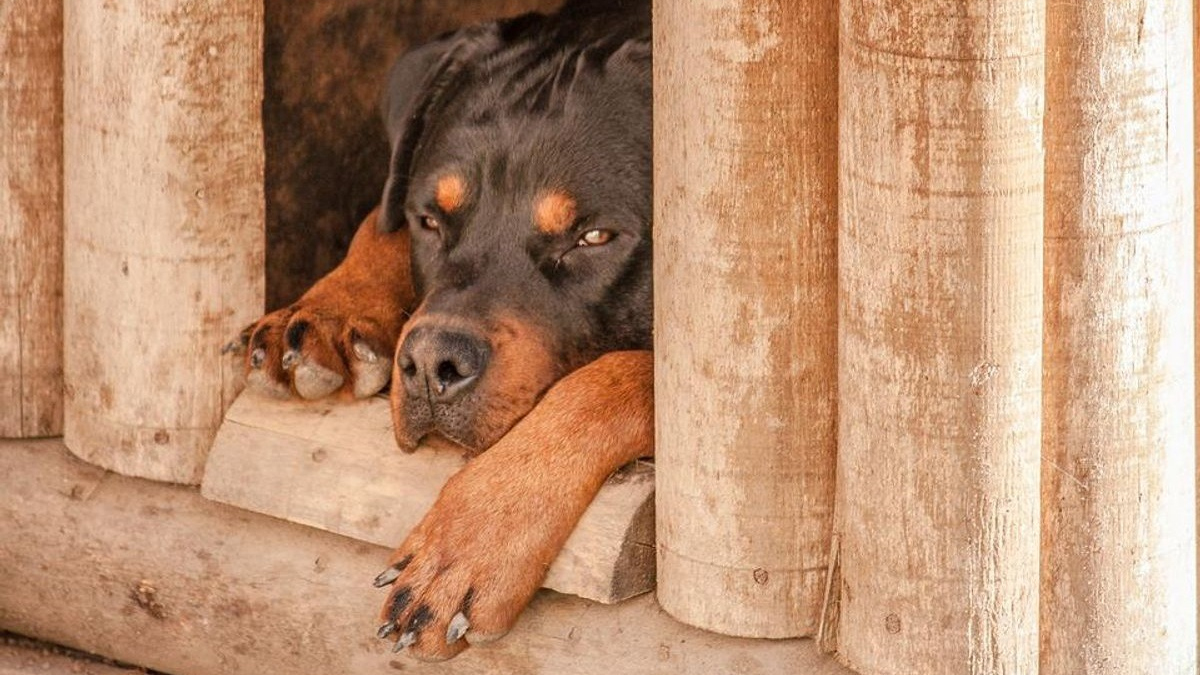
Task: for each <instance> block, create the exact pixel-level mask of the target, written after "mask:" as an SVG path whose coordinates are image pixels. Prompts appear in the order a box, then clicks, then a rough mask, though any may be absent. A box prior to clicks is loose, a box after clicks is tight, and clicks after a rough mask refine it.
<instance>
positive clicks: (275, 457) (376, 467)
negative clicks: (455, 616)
mask: <svg viewBox="0 0 1200 675" xmlns="http://www.w3.org/2000/svg"><path fill="white" fill-rule="evenodd" d="M464 463H465V460H464V459H463V457H462V455H461V454H459V453H456V452H453V451H447V450H440V449H439V450H435V449H432V448H421V449H418V450H417V452H415V453H413V454H405V453H403V452H401V451H400V450H399V449H398V448H397V447H396V442H395V440H394V439H393V436H392V422H391V414H390V411H389V409H388V401H387V399H386V398H384V397H374V398H371V399H367V400H364V401H357V402H312V403H310V402H301V401H285V400H278V399H272V398H268V397H265V396H261V395H257V394H253V393H243V394H242V395H241V396H240V397H238V399H237V400H236V401H235V402H234V404H233V406H232V407H231V408H230V409H229V412H228V413H226V415H225V421H224V423H223V424H222V425H221V428H220V430H219V431H218V432H217V437H216V441H215V442H214V443H213V447H212V451H211V453H210V454H209V457H208V463H207V465H206V467H205V474H204V481H203V484H202V488H201V493H202V494H203V495H204V496H205V497H207V498H209V499H211V500H213V501H217V502H221V503H224V504H229V505H232V506H237V507H240V508H243V509H247V510H250V511H254V512H257V513H262V514H266V515H269V516H275V517H277V518H282V519H284V520H288V521H291V522H294V523H300V524H303V525H309V526H312V527H316V528H319V529H322V530H325V531H328V532H334V533H337V534H341V535H344V536H347V537H350V538H352V539H357V540H360V541H365V542H369V543H372V544H378V545H381V546H387V547H395V546H397V545H399V544H400V542H401V541H402V540H403V539H404V537H405V535H406V534H407V533H408V532H409V531H410V530H411V529H412V528H413V527H415V526H416V524H417V523H418V522H419V521H420V519H421V517H422V516H424V515H425V513H426V511H428V510H429V507H430V506H432V505H433V502H434V500H435V499H436V498H437V495H438V492H439V491H440V490H441V488H442V485H444V484H445V482H446V480H447V479H449V478H450V476H451V475H453V474H454V473H455V472H456V471H458V469H459V468H461V467H462V466H463V464H464ZM654 565H655V560H654V467H653V465H652V464H649V463H645V462H638V463H635V464H631V465H629V466H626V467H624V468H622V469H621V470H620V471H618V472H617V473H616V474H614V475H613V476H612V477H611V478H610V479H609V480H608V482H607V483H606V484H605V485H604V487H603V488H601V490H600V493H599V495H598V496H597V497H596V500H595V501H594V502H592V505H591V506H590V507H589V508H588V510H587V512H586V513H585V514H584V516H583V519H582V520H581V521H580V523H579V525H578V526H577V527H576V528H575V532H574V533H573V534H572V535H571V537H570V539H568V540H567V544H566V546H565V547H564V549H563V551H562V553H560V554H559V556H558V558H557V559H556V560H555V562H554V564H553V565H552V566H551V567H550V571H549V573H548V574H547V575H546V580H545V582H544V583H543V585H544V586H545V587H546V588H550V589H553V590H556V591H559V592H561V593H567V594H570V595H578V596H580V597H583V598H587V599H589V600H596V601H598V602H603V603H613V602H618V601H620V600H624V599H626V598H629V597H632V596H635V595H638V594H641V593H645V592H647V591H650V590H653V588H654Z"/></svg>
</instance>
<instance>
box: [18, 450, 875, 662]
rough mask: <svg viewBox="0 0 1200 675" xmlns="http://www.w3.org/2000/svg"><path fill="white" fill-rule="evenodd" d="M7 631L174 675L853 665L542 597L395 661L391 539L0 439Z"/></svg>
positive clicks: (804, 650) (796, 648)
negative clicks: (389, 597) (379, 578)
mask: <svg viewBox="0 0 1200 675" xmlns="http://www.w3.org/2000/svg"><path fill="white" fill-rule="evenodd" d="M0 541H4V542H6V545H5V546H3V547H0V569H2V570H4V574H3V576H2V577H0V629H7V630H12V631H15V632H19V633H22V634H25V635H32V636H35V637H38V638H40V639H44V640H47V641H50V642H55V643H59V644H64V645H68V646H71V647H74V648H78V649H83V650H85V651H89V652H92V653H97V654H103V655H105V656H109V657H112V658H116V659H119V660H121V661H125V662H130V663H137V664H139V665H142V666H147V667H151V668H155V669H157V670H161V671H163V672H169V673H174V674H175V675H262V674H263V673H287V675H331V674H332V675H340V674H344V673H379V672H387V671H389V670H406V669H409V668H413V669H419V672H422V673H430V674H431V675H459V674H463V675H467V674H478V673H522V674H525V675H543V674H544V675H601V674H605V673H638V674H639V675H712V674H714V673H737V674H738V675H780V674H783V673H787V674H788V675H851V673H850V672H849V671H847V670H845V669H844V668H842V667H841V666H839V665H838V664H837V663H836V662H835V661H834V660H833V659H831V658H828V657H824V656H821V655H819V654H817V652H816V649H815V646H814V645H813V643H812V642H811V641H808V640H746V639H738V638H729V637H723V636H720V635H713V634H710V633H706V632H704V631H701V630H698V629H695V628H690V627H688V626H684V625H682V624H680V623H677V622H675V621H674V620H672V619H671V618H670V617H668V616H667V615H666V614H665V613H663V612H662V611H661V610H659V609H658V607H657V605H656V604H655V602H654V599H653V598H652V597H650V596H648V595H647V596H642V597H640V598H637V599H634V600H630V601H628V602H624V603H620V604H617V605H608V606H605V605H599V604H596V603H594V602H589V601H586V600H582V599H579V598H572V597H568V596H563V595H559V594H557V593H553V592H550V591H541V592H539V594H538V596H537V597H536V598H535V599H534V602H533V604H532V605H531V606H530V607H529V609H528V610H526V611H525V613H524V614H523V615H522V617H521V619H520V621H518V623H517V625H516V627H515V628H514V629H513V631H512V632H511V633H510V634H509V635H508V636H507V637H505V638H503V639H502V640H500V641H498V642H496V643H494V644H491V645H485V646H477V647H472V648H471V649H469V650H467V652H465V653H464V654H463V655H462V656H459V657H458V658H456V659H454V660H452V661H448V662H446V663H444V664H430V665H420V666H418V664H416V663H414V662H413V661H411V660H410V659H408V658H407V657H406V656H396V655H390V654H389V653H388V648H389V647H390V643H385V642H383V641H380V640H377V639H375V637H374V632H375V628H376V624H377V616H378V609H379V608H378V605H379V603H380V602H381V601H382V599H383V597H384V594H383V592H382V591H380V590H377V589H374V588H372V587H371V583H370V580H371V578H372V577H373V576H374V575H375V574H376V573H377V572H378V571H379V568H380V566H381V564H382V563H383V561H384V560H385V558H386V555H387V550H386V549H383V548H380V547H377V546H373V545H370V544H364V543H361V542H354V541H351V540H348V539H346V538H345V537H340V536H336V535H332V534H329V533H326V532H321V531H318V530H315V529H313V528H309V527H303V526H300V525H295V524H292V523H287V522H284V521H282V520H279V519H276V518H270V517H267V516H261V515H258V514H253V513H250V512H247V511H243V510H241V509H235V508H231V507H229V506H225V505H222V504H215V503H213V502H211V501H209V500H206V499H204V498H202V497H201V496H200V495H199V494H198V492H197V491H196V490H195V489H192V488H186V487H180V486H171V485H164V484H162V483H155V482H151V481H146V480H139V479H133V478H125V477H122V476H119V475H115V474H111V473H108V474H106V473H105V472H103V471H101V470H99V469H97V468H95V467H92V466H89V465H87V464H84V463H82V462H79V461H76V460H74V459H73V458H71V457H70V456H69V455H68V454H67V453H66V452H64V451H63V449H62V445H61V444H60V443H58V442H55V441H47V442H37V443H33V442H19V443H18V442H9V443H4V444H0Z"/></svg>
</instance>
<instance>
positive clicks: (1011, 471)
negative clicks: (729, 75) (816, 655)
mask: <svg viewBox="0 0 1200 675" xmlns="http://www.w3.org/2000/svg"><path fill="white" fill-rule="evenodd" d="M1043 8H1044V3H1042V2H1040V1H1039V0H1000V1H998V2H990V3H957V4H955V3H949V4H948V3H944V2H936V1H934V0H904V1H901V2H897V1H896V0H845V1H844V2H842V3H841V38H840V39H841V57H840V58H841V125H840V126H841V132H840V136H841V146H840V152H841V158H840V166H841V171H840V180H841V191H840V212H839V213H840V240H839V244H840V248H839V261H838V263H839V270H840V274H839V280H840V283H841V302H840V318H841V321H840V329H839V332H840V353H839V385H838V386H839V391H840V396H839V399H840V400H839V410H840V411H841V414H840V435H839V439H840V448H839V458H838V481H839V482H838V530H839V533H840V542H841V549H840V564H841V568H840V574H841V583H840V596H841V597H840V613H841V623H840V627H839V633H838V649H839V652H840V655H841V656H842V658H844V659H845V661H846V662H847V663H848V664H849V665H850V666H851V667H853V668H854V669H856V670H859V671H860V672H862V673H863V674H864V675H875V674H880V673H922V674H923V675H938V674H941V673H945V674H947V675H951V674H952V675H961V674H963V673H1033V672H1036V671H1037V663H1038V662H1037V648H1038V641H1037V610H1038V600H1037V594H1038V482H1039V477H1038V474H1039V470H1038V464H1039V462H1038V460H1039V440H1040V433H1041V429H1040V410H1041V392H1040V380H1041V345H1042V333H1041V325H1042V283H1041V270H1042V163H1043V152H1042V116H1043V105H1042V91H1043V84H1044V79H1043V78H1044V69H1043V65H1044V61H1043V52H1042V49H1043V38H1044V30H1045V24H1044V18H1045V15H1044V10H1043Z"/></svg>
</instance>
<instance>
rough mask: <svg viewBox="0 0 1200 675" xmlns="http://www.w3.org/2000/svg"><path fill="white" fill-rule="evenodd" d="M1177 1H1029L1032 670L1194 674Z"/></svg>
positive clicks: (1187, 72)
mask: <svg viewBox="0 0 1200 675" xmlns="http://www.w3.org/2000/svg"><path fill="white" fill-rule="evenodd" d="M1190 5H1191V3H1190V2H1189V0H1150V1H1149V2H1142V1H1141V0H1138V1H1137V2H1134V1H1132V0H1110V1H1108V2H1101V3H1050V4H1049V6H1048V12H1049V14H1048V16H1047V27H1048V39H1047V49H1048V52H1047V62H1046V71H1047V79H1048V86H1047V101H1046V108H1047V115H1046V154H1047V161H1046V274H1045V279H1046V334H1045V338H1046V339H1045V379H1044V384H1043V391H1044V397H1045V404H1044V405H1045V408H1044V416H1045V423H1044V432H1043V454H1044V457H1045V463H1044V464H1043V473H1042V543H1043V549H1042V570H1043V578H1042V588H1041V602H1042V614H1041V626H1042V652H1041V654H1042V655H1041V671H1040V672H1041V673H1042V675H1078V674H1079V673H1088V674H1089V675H1118V674H1125V673H1161V674H1162V675H1182V674H1184V673H1187V674H1193V673H1195V672H1196V623H1195V621H1196V585H1195V579H1196V572H1195V564H1196V550H1195V532H1196V521H1195V517H1196V516H1195V513H1196V511H1195V510H1196V502H1195V497H1196V495H1195V475H1196V474H1195V466H1194V463H1195V460H1196V455H1195V433H1196V427H1195V420H1194V415H1195V408H1194V403H1193V401H1194V394H1195V388H1194V377H1193V375H1194V352H1193V349H1194V346H1195V342H1194V337H1193V331H1194V330H1195V324H1194V316H1193V307H1194V298H1193V293H1194V288H1195V271H1194V268H1193V264H1194V261H1193V258H1192V256H1193V252H1194V241H1193V236H1194V231H1193V224H1194V218H1195V215H1194V211H1193V208H1194V205H1193V199H1194V195H1193V194H1192V190H1193V185H1194V183H1193V174H1192V171H1193V162H1194V156H1193V154H1192V152H1193V143H1192V132H1193V129H1192V123H1191V122H1192V120H1193V119H1194V118H1193V110H1192V107H1191V106H1192V92H1191V87H1192V84H1193V82H1192V69H1191V65H1192V61H1191V58H1190V52H1191V46H1192V36H1193V33H1192V24H1191V22H1190V20H1189V17H1190V14H1191V6H1190ZM1178 120H1184V122H1179V121H1178Z"/></svg>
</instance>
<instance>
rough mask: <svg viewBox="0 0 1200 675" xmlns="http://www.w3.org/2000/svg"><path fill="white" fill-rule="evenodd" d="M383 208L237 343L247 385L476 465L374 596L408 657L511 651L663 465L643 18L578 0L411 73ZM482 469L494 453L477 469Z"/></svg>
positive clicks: (406, 73) (396, 79) (405, 64)
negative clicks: (625, 470) (657, 463)
mask: <svg viewBox="0 0 1200 675" xmlns="http://www.w3.org/2000/svg"><path fill="white" fill-rule="evenodd" d="M384 108H385V119H386V122H387V126H388V132H389V136H390V139H391V145H392V159H391V167H390V175H389V178H388V181H387V185H386V187H385V189H384V193H383V200H382V204H381V205H380V207H379V209H377V210H376V212H375V213H373V214H372V215H371V216H370V217H368V218H367V220H366V222H364V223H363V225H362V226H361V227H360V229H359V231H358V233H357V235H356V236H355V238H354V241H353V243H352V244H351V247H350V250H349V253H348V254H347V256H346V259H345V261H344V262H343V263H342V264H341V265H340V266H339V267H338V268H337V269H335V270H334V271H333V272H331V273H330V274H329V275H328V276H326V277H325V278H324V279H322V280H320V281H319V282H318V283H317V284H316V285H315V286H313V288H312V289H311V290H309V291H308V292H307V293H306V294H305V295H304V296H303V297H302V298H301V299H300V300H299V301H297V302H296V303H295V304H293V305H292V306H290V307H288V308H287V309H284V310H281V311H279V312H275V313H273V314H270V315H268V316H266V317H264V318H263V319H261V320H260V321H259V322H257V323H256V324H255V325H253V326H251V327H250V328H248V329H247V331H246V332H245V333H244V335H243V341H244V343H247V345H248V347H249V349H248V350H247V355H246V365H247V368H248V370H249V379H250V381H251V383H252V384H253V385H256V386H258V387H260V388H266V389H270V390H274V391H276V392H277V393H287V394H295V395H299V396H301V397H304V398H319V397H324V396H330V395H335V394H340V395H353V396H357V397H363V396H369V395H371V394H374V393H376V392H377V391H379V390H381V389H382V388H383V387H384V386H385V385H386V384H387V383H388V379H389V376H390V379H391V381H392V385H391V404H392V411H393V420H394V423H395V432H396V440H397V442H398V443H399V445H400V447H401V448H403V449H405V450H412V449H413V448H414V447H415V446H416V445H417V444H418V443H420V442H426V441H435V440H438V439H441V440H443V441H449V442H450V443H453V444H454V445H456V446H459V447H461V448H465V449H466V450H467V452H469V453H471V454H473V455H477V456H476V457H474V458H473V459H472V460H471V461H470V462H469V463H468V464H467V465H466V467H465V468H464V469H463V470H462V471H461V472H460V473H459V474H458V475H456V476H454V477H453V478H452V479H451V480H450V481H449V483H447V485H446V487H445V488H444V489H443V491H442V493H441V496H440V497H439V499H438V501H437V503H436V504H435V505H434V507H433V509H432V510H431V511H430V512H429V513H428V514H427V515H426V516H425V518H424V520H423V521H422V522H421V523H420V524H419V525H418V526H417V528H416V529H415V530H414V531H413V532H412V534H410V535H409V537H408V539H407V540H406V541H405V542H404V543H403V545H402V546H401V547H400V548H399V549H398V550H397V551H396V552H395V554H394V555H393V557H392V559H391V561H390V566H389V567H388V568H387V570H386V571H385V572H384V573H383V574H381V575H380V576H379V578H378V579H377V580H376V583H377V584H378V585H381V586H383V585H390V586H391V593H390V595H389V598H388V600H387V602H386V604H385V607H384V610H383V621H384V625H383V626H382V627H381V628H380V635H381V636H383V637H392V638H395V639H396V640H397V645H398V646H399V647H406V646H407V647H410V650H411V653H412V654H413V655H415V656H417V657H418V658H424V659H442V658H449V657H451V656H454V655H455V654H457V653H458V652H460V651H461V650H463V649H464V648H465V647H466V646H467V643H469V642H486V641H489V640H494V639H496V638H498V637H500V636H502V635H503V634H505V633H506V632H507V631H508V630H509V628H510V627H511V626H512V625H513V622H514V621H515V620H516V617H517V615H518V614H519V613H520V611H521V609H522V608H524V606H525V605H526V604H527V603H528V601H529V600H530V598H531V597H532V595H533V593H534V591H536V590H537V588H538V586H539V585H540V582H541V580H542V578H543V576H544V575H545V572H546V570H547V568H548V566H549V565H550V563H551V561H552V560H553V559H554V558H555V556H556V555H557V553H558V551H559V550H560V549H561V547H562V545H563V543H564V542H565V541H566V539H567V537H568V535H569V534H570V532H571V530H572V529H573V528H574V526H575V524H576V522H577V521H578V519H579V517H580V516H581V515H582V513H583V511H584V510H585V509H586V508H587V505H588V504H589V503H590V501H591V500H592V498H593V497H594V496H595V494H596V492H597V490H598V489H599V487H600V485H601V484H602V483H603V482H604V480H605V478H606V477H607V476H608V475H609V474H610V473H611V472H612V471H613V470H614V469H616V468H617V467H619V466H620V465H622V464H624V463H626V462H628V461H630V460H632V459H635V458H637V457H640V456H646V455H649V454H651V453H652V451H653V395H652V391H651V383H652V370H653V368H652V361H651V357H650V353H649V351H648V350H649V349H650V347H651V315H652V310H651V243H650V220H651V208H652V205H651V202H652V199H651V55H650V11H649V2H648V0H630V1H627V2H623V1H620V0H572V1H570V2H568V3H567V5H566V7H564V8H563V10H562V11H561V12H560V13H559V14H557V15H554V16H543V15H536V14H533V15H526V16H522V17H518V18H515V19H509V20H503V21H499V22H495V23H490V24H486V25H482V26H477V27H472V28H468V29H464V30H461V31H459V32H456V33H453V34H451V35H448V36H445V37H443V38H441V39H438V40H437V41H435V42H433V43H431V44H428V45H426V46H423V47H420V48H418V49H416V50H413V51H411V52H409V53H408V54H406V55H405V56H403V57H401V58H400V60H399V61H398V62H397V63H396V65H395V66H394V67H393V69H392V73H391V76H390V81H389V83H388V88H387V92H386V94H385V101H384ZM485 451H486V452H485Z"/></svg>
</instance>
